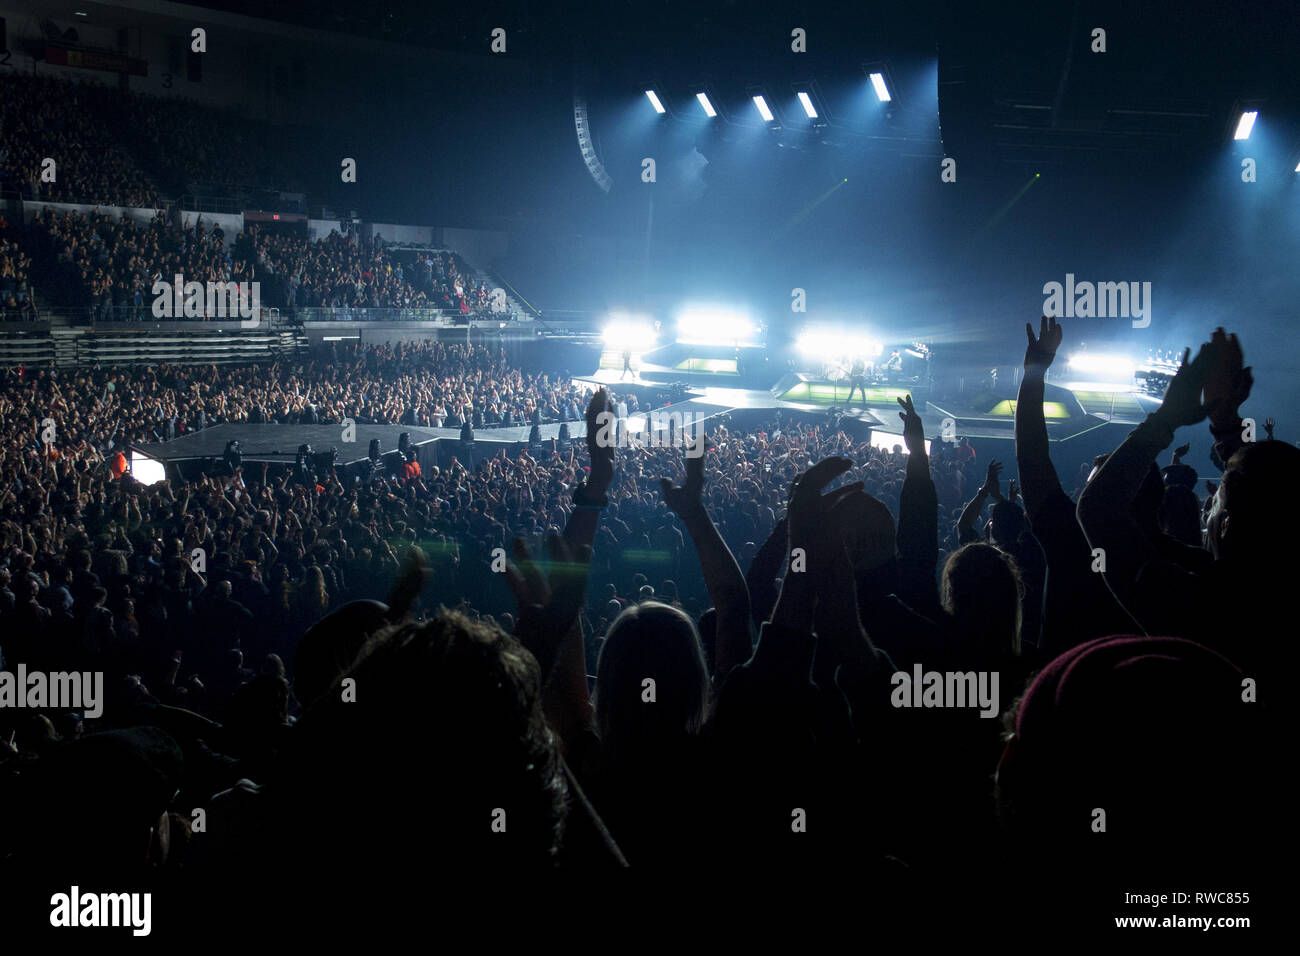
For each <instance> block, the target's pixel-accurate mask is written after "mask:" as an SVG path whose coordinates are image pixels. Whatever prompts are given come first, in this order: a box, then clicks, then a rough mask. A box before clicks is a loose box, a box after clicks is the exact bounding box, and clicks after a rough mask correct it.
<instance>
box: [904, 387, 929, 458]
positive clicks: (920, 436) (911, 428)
mask: <svg viewBox="0 0 1300 956" xmlns="http://www.w3.org/2000/svg"><path fill="white" fill-rule="evenodd" d="M898 404H899V405H900V406H902V409H903V410H902V411H901V412H899V413H898V417H899V418H901V419H902V420H903V443H904V444H905V445H906V446H907V450H908V452H910V453H911V454H917V453H921V452H924V451H925V426H924V425H923V424H922V423H921V416H920V415H918V414H917V412H916V407H915V406H914V405H913V404H912V396H911V395H905V396H903V397H902V398H900V399H898Z"/></svg>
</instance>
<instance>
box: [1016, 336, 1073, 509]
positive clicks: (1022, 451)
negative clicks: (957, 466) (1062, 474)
mask: <svg viewBox="0 0 1300 956" xmlns="http://www.w3.org/2000/svg"><path fill="white" fill-rule="evenodd" d="M1062 335H1063V333H1062V330H1061V326H1060V325H1058V324H1057V322H1056V319H1055V318H1054V317H1050V316H1046V315H1045V316H1043V317H1042V323H1041V324H1040V326H1039V332H1038V338H1036V339H1035V338H1034V327H1033V326H1032V325H1031V324H1030V323H1028V322H1026V323H1025V336H1026V337H1027V338H1028V339H1029V344H1028V345H1027V346H1026V347H1025V370H1024V375H1023V376H1022V377H1021V379H1020V393H1019V395H1018V397H1017V398H1016V465H1017V467H1018V468H1019V469H1020V492H1021V494H1022V495H1024V499H1025V511H1026V512H1027V513H1028V514H1030V515H1031V516H1032V515H1034V514H1036V513H1037V512H1038V510H1039V509H1040V508H1041V507H1042V505H1043V504H1044V503H1045V502H1046V501H1047V499H1048V498H1049V496H1051V495H1052V494H1054V493H1055V492H1058V491H1061V492H1062V493H1064V492H1063V490H1062V488H1061V482H1060V479H1059V478H1058V477H1057V474H1056V469H1055V468H1053V467H1052V459H1051V456H1050V454H1049V451H1048V448H1049V442H1048V438H1047V418H1046V417H1045V416H1044V415H1043V397H1044V395H1045V393H1046V391H1047V370H1048V369H1049V368H1050V367H1051V365H1052V361H1053V359H1055V358H1056V351H1057V349H1059V348H1060V347H1061V338H1062Z"/></svg>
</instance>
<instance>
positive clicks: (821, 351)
mask: <svg viewBox="0 0 1300 956" xmlns="http://www.w3.org/2000/svg"><path fill="white" fill-rule="evenodd" d="M794 347H795V349H796V350H797V351H798V352H799V354H801V355H804V356H806V357H807V358H813V359H818V360H821V361H825V362H833V361H852V360H853V359H874V358H876V357H877V356H879V355H881V354H882V353H883V352H884V351H885V346H884V345H883V344H882V343H880V342H877V341H876V340H875V339H872V338H869V337H867V336H865V335H852V334H847V333H844V332H840V331H836V330H832V329H808V330H806V331H804V332H801V333H800V334H799V337H798V338H797V339H795V343H794Z"/></svg>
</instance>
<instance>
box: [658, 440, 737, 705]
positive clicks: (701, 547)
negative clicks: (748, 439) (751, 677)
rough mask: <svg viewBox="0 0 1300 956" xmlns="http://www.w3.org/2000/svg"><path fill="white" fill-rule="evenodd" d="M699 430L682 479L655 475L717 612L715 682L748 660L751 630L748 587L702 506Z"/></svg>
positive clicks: (688, 451) (703, 445)
mask: <svg viewBox="0 0 1300 956" xmlns="http://www.w3.org/2000/svg"><path fill="white" fill-rule="evenodd" d="M706 447H707V442H706V441H705V438H704V436H703V435H701V436H700V437H699V438H697V439H696V440H695V442H694V443H693V444H690V445H688V446H687V448H686V481H685V483H684V484H683V485H682V487H680V488H674V487H673V483H672V482H671V481H670V480H669V479H667V478H661V479H660V480H659V487H660V490H662V491H663V496H664V501H665V502H667V504H668V507H669V508H671V509H672V510H673V513H674V514H676V515H677V517H679V518H681V519H682V523H683V524H684V525H686V530H687V531H688V532H690V535H691V542H692V543H693V544H694V545H695V552H696V554H697V555H698V556H699V559H700V568H701V570H702V571H703V572H704V586H705V587H706V588H708V591H709V599H710V600H711V601H712V602H713V606H714V607H715V608H716V609H717V612H718V640H717V660H716V678H715V680H716V681H717V682H719V683H721V682H722V680H723V679H724V678H725V677H726V676H727V674H729V673H731V669H732V668H733V667H736V666H737V665H739V664H743V663H745V661H747V660H749V655H750V653H751V652H752V650H753V642H752V640H751V638H750V631H749V588H748V587H747V586H746V584H745V576H744V575H743V574H742V573H741V571H740V565H739V564H737V563H736V558H735V556H734V555H733V554H732V553H731V549H730V548H728V547H727V544H726V542H725V541H723V540H722V535H720V534H719V533H718V529H717V527H716V526H715V525H714V524H713V519H712V518H710V517H709V513H708V510H707V509H706V508H705V507H704V501H703V491H704V456H705V448H706Z"/></svg>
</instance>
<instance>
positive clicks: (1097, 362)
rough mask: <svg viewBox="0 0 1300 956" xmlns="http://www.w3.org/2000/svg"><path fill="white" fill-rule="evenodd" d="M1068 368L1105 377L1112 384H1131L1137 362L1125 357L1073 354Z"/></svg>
mask: <svg viewBox="0 0 1300 956" xmlns="http://www.w3.org/2000/svg"><path fill="white" fill-rule="evenodd" d="M1069 366H1070V368H1072V369H1073V370H1074V371H1076V372H1085V373H1087V374H1089V375H1105V376H1107V377H1108V378H1110V379H1111V380H1112V381H1114V382H1121V381H1123V382H1129V383H1131V382H1132V379H1133V373H1134V372H1136V371H1137V362H1135V361H1134V360H1133V359H1131V358H1129V357H1128V356H1127V355H1105V354H1097V355H1091V354H1089V353H1087V352H1075V353H1074V354H1073V355H1071V356H1070V361H1069Z"/></svg>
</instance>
